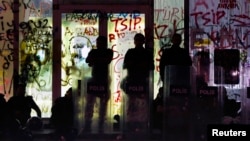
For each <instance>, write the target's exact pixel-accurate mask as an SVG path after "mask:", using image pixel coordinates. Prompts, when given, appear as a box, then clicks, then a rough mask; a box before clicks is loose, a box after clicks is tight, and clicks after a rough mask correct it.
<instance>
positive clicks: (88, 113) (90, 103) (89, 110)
mask: <svg viewBox="0 0 250 141" xmlns="http://www.w3.org/2000/svg"><path fill="white" fill-rule="evenodd" d="M95 100H96V97H95V96H92V95H90V94H88V95H87V99H86V105H85V115H84V118H85V124H84V131H86V132H90V131H91V123H92V117H93V114H94V104H95Z"/></svg>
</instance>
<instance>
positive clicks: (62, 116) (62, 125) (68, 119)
mask: <svg viewBox="0 0 250 141" xmlns="http://www.w3.org/2000/svg"><path fill="white" fill-rule="evenodd" d="M51 112H52V115H51V118H50V122H51V124H52V125H53V126H54V127H55V130H56V134H57V136H58V137H61V136H62V137H64V138H65V139H67V140H69V139H71V138H72V139H73V137H72V134H71V133H72V130H73V129H74V105H73V96H72V88H71V87H70V88H69V89H68V90H67V91H66V93H65V95H64V96H63V97H59V98H57V99H56V100H55V102H54V104H53V106H52V108H51Z"/></svg>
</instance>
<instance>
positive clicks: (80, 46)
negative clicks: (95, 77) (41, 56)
mask: <svg viewBox="0 0 250 141" xmlns="http://www.w3.org/2000/svg"><path fill="white" fill-rule="evenodd" d="M61 20H62V22H61V23H62V25H61V26H62V27H61V29H62V31H61V35H62V37H61V38H62V58H61V59H62V66H61V69H62V75H61V78H62V83H61V89H62V93H61V96H64V94H65V92H66V91H67V89H68V88H69V87H72V85H73V84H74V81H76V80H82V79H83V78H84V77H90V74H91V72H90V71H91V70H90V67H89V66H88V64H87V63H86V62H85V59H86V57H87V55H88V53H89V51H90V50H91V49H92V48H95V46H96V38H97V37H98V35H99V27H98V25H99V24H98V23H99V18H98V16H97V14H95V13H62V15H61Z"/></svg>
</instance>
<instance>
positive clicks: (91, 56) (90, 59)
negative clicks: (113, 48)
mask: <svg viewBox="0 0 250 141" xmlns="http://www.w3.org/2000/svg"><path fill="white" fill-rule="evenodd" d="M92 54H93V50H91V51H90V52H89V53H88V56H87V58H86V63H87V64H88V65H89V66H92V65H93V62H94V60H93V59H94V58H93V55H92Z"/></svg>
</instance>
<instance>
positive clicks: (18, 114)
mask: <svg viewBox="0 0 250 141" xmlns="http://www.w3.org/2000/svg"><path fill="white" fill-rule="evenodd" d="M25 94H26V85H25V84H19V85H18V89H17V92H16V93H15V95H14V96H12V97H11V98H10V99H9V100H8V102H7V106H8V110H9V112H10V116H11V117H13V118H15V119H17V120H18V121H19V122H20V124H21V126H26V123H27V121H28V119H29V118H31V110H32V109H34V110H35V112H36V114H37V116H38V117H39V118H41V116H42V113H41V110H40V108H39V107H38V105H37V104H36V102H35V101H34V99H33V97H32V96H26V95H25Z"/></svg>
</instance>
